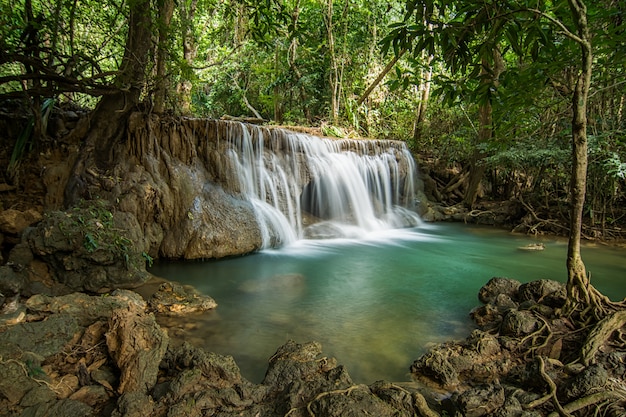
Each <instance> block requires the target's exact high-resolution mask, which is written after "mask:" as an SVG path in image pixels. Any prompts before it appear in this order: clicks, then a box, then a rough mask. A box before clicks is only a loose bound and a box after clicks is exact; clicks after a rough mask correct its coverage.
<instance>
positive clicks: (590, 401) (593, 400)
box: [548, 391, 620, 417]
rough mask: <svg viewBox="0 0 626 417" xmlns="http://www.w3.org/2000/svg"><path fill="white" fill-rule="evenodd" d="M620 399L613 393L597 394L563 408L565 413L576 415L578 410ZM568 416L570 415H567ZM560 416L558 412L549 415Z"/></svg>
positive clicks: (552, 416) (603, 392)
mask: <svg viewBox="0 0 626 417" xmlns="http://www.w3.org/2000/svg"><path fill="white" fill-rule="evenodd" d="M618 398H620V397H619V395H617V394H616V393H614V392H611V391H601V392H596V393H595V394H591V395H588V396H586V397H582V398H579V399H577V400H575V401H572V402H571V403H569V404H566V405H565V406H563V411H564V412H565V413H574V412H576V411H578V410H581V409H583V408H585V407H589V406H591V405H594V404H597V403H599V402H601V401H607V400H615V399H618ZM567 415H570V414H567ZM558 416H559V413H558V412H556V411H555V412H553V413H550V414H548V417H558Z"/></svg>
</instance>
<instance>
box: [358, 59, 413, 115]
mask: <svg viewBox="0 0 626 417" xmlns="http://www.w3.org/2000/svg"><path fill="white" fill-rule="evenodd" d="M406 51H407V50H406V49H402V50H400V52H398V55H396V56H394V57H393V59H392V60H391V61H389V62H388V63H387V66H385V68H383V70H382V71H381V72H380V74H378V77H376V79H375V80H374V81H372V83H371V84H370V86H369V87H367V90H365V92H364V93H363V94H362V95H361V97H359V100H358V101H357V102H356V105H357V106H360V105H361V104H363V102H364V101H365V100H367V98H368V97H369V95H370V94H371V93H372V91H374V89H375V88H376V87H377V86H378V84H380V82H381V81H382V80H383V78H385V75H387V73H388V72H389V71H391V69H392V68H393V67H394V66H395V65H396V62H398V60H399V59H400V58H402V55H404V54H405V53H406Z"/></svg>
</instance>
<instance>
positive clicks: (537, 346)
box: [519, 314, 553, 357]
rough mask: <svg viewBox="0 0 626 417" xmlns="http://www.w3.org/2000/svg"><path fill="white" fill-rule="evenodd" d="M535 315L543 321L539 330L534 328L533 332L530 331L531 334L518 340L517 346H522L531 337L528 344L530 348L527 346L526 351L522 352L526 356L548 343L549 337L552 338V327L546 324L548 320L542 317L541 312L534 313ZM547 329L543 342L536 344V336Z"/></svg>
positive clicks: (539, 335)
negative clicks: (530, 341)
mask: <svg viewBox="0 0 626 417" xmlns="http://www.w3.org/2000/svg"><path fill="white" fill-rule="evenodd" d="M535 317H537V318H538V319H539V320H541V322H542V323H543V326H541V328H540V329H539V330H536V331H534V332H532V333H531V334H529V335H527V336H526V337H524V338H523V339H522V340H521V341H520V342H519V346H520V347H522V346H524V344H525V343H526V342H527V341H528V340H531V339H532V343H531V345H530V348H528V350H527V351H526V353H524V357H528V356H529V355H532V354H533V353H534V352H535V351H537V350H539V349H541V348H543V347H545V346H547V345H548V342H549V341H550V339H551V338H552V335H553V333H552V329H551V328H550V325H549V324H548V321H547V320H546V319H544V318H543V317H542V316H541V314H535ZM545 330H547V331H548V334H547V335H546V336H545V338H544V340H543V342H541V343H540V344H537V338H539V337H541V336H542V334H543V332H544V331H545Z"/></svg>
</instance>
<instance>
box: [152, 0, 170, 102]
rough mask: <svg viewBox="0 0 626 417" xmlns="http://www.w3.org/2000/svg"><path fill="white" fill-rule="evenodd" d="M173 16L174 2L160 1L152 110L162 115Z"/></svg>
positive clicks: (165, 94)
mask: <svg viewBox="0 0 626 417" xmlns="http://www.w3.org/2000/svg"><path fill="white" fill-rule="evenodd" d="M173 14H174V1H173V0H161V1H160V4H159V20H160V22H159V43H158V45H157V62H156V89H155V92H154V108H153V111H154V112H155V113H163V112H164V111H165V99H166V97H167V90H168V85H167V74H166V70H167V66H166V63H167V45H168V38H169V36H168V35H169V33H170V30H169V29H170V22H171V21H172V15H173Z"/></svg>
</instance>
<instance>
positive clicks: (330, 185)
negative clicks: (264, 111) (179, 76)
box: [221, 123, 419, 247]
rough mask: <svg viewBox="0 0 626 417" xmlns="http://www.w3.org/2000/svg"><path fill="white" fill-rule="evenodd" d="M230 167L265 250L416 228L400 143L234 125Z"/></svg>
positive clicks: (408, 161) (410, 171)
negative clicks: (251, 209) (309, 240)
mask: <svg viewBox="0 0 626 417" xmlns="http://www.w3.org/2000/svg"><path fill="white" fill-rule="evenodd" d="M221 139H222V140H226V141H227V142H228V146H227V151H226V153H227V155H226V157H227V158H226V159H227V161H228V162H227V163H228V165H229V169H230V170H231V173H233V174H234V176H231V179H232V181H234V182H235V184H231V186H233V187H232V188H233V189H237V190H238V191H239V192H240V193H241V194H242V195H243V196H244V197H245V198H246V199H248V200H249V201H250V202H251V203H252V205H253V207H254V210H255V213H256V216H257V220H258V222H259V225H260V228H261V233H262V239H263V247H276V246H281V245H284V244H288V243H291V242H294V241H295V240H298V239H303V238H331V237H350V238H356V237H362V236H364V235H365V234H367V233H370V232H374V231H379V230H385V229H391V228H400V227H413V226H417V225H418V224H419V217H418V215H417V214H416V213H415V212H414V211H413V208H414V204H415V182H416V181H415V178H416V167H415V162H414V160H413V157H412V156H411V154H410V152H409V151H408V149H407V147H406V144H405V143H404V142H400V141H383V140H348V139H337V140H334V139H328V138H319V137H316V136H311V135H307V134H302V133H295V132H291V131H287V130H283V129H266V128H260V127H257V126H252V125H243V124H239V123H229V124H228V128H227V129H226V138H221Z"/></svg>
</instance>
